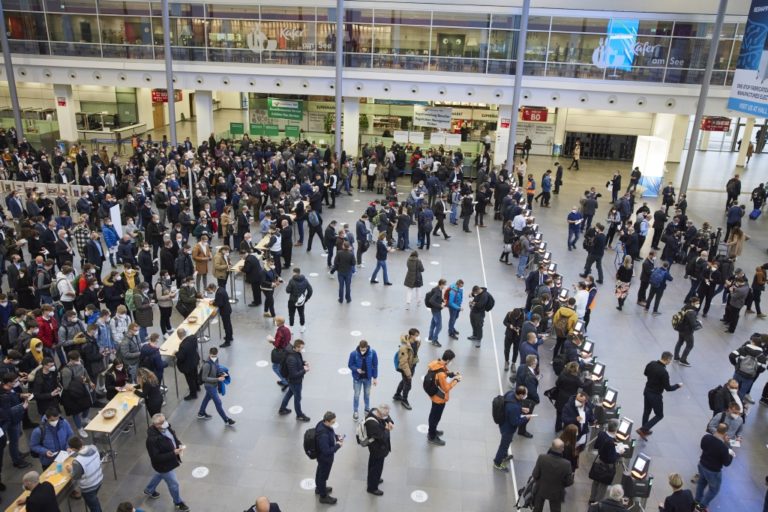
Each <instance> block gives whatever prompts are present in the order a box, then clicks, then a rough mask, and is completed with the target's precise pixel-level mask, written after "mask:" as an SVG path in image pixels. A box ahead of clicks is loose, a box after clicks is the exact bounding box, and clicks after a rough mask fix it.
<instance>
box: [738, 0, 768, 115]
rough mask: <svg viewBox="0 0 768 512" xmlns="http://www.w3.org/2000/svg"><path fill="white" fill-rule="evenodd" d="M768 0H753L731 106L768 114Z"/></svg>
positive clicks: (748, 111) (756, 113) (750, 112)
mask: <svg viewBox="0 0 768 512" xmlns="http://www.w3.org/2000/svg"><path fill="white" fill-rule="evenodd" d="M767 80H768V0H752V6H751V7H750V9H749V15H748V17H747V26H746V28H745V29H744V39H743V41H742V43H741V51H740V53H739V60H738V61H737V63H736V71H735V72H734V76H733V86H732V87H731V96H730V98H729V99H728V108H729V109H730V110H735V111H738V112H744V113H746V114H750V115H754V116H757V117H766V115H768V84H766V81H767Z"/></svg>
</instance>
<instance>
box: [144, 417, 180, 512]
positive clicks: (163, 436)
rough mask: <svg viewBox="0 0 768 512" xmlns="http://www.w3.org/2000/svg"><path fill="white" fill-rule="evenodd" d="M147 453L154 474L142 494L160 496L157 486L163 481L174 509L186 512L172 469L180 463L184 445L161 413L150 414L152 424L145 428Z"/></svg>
mask: <svg viewBox="0 0 768 512" xmlns="http://www.w3.org/2000/svg"><path fill="white" fill-rule="evenodd" d="M146 446H147V453H148V454H149V461H150V463H151V464H152V469H154V470H155V474H154V475H153V476H152V478H151V479H150V481H149V483H148V484H147V487H145V488H144V494H146V495H147V496H149V497H150V498H152V499H158V498H160V493H159V492H157V490H156V489H157V486H158V485H160V482H161V481H164V482H165V484H166V485H167V486H168V491H169V492H170V493H171V498H172V499H173V504H174V506H175V508H176V510H180V511H182V512H186V511H188V510H189V507H188V506H187V505H186V504H185V503H184V501H183V500H182V499H181V493H180V492H179V480H178V478H177V477H176V472H175V471H174V470H175V469H176V468H177V467H179V465H181V456H182V455H183V453H184V449H185V446H184V445H183V444H181V441H179V438H178V437H176V432H174V430H173V429H172V428H171V426H170V424H169V423H168V421H167V420H166V418H165V416H164V415H163V414H155V415H154V416H152V426H150V427H149V428H148V429H147V442H146Z"/></svg>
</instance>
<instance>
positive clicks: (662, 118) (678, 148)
mask: <svg viewBox="0 0 768 512" xmlns="http://www.w3.org/2000/svg"><path fill="white" fill-rule="evenodd" d="M689 119H690V118H689V117H688V116H680V115H676V114H663V113H658V114H655V115H654V117H653V127H652V128H651V135H652V136H654V137H659V138H660V139H664V140H666V141H667V143H668V145H667V154H666V155H664V161H665V162H680V154H681V153H682V152H683V146H684V144H685V135H686V133H687V132H688V121H689Z"/></svg>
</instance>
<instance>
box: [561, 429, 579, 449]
mask: <svg viewBox="0 0 768 512" xmlns="http://www.w3.org/2000/svg"><path fill="white" fill-rule="evenodd" d="M578 434H579V428H578V427H577V426H576V425H573V424H571V425H568V426H566V427H565V428H564V429H563V433H562V434H560V440H561V441H562V442H563V444H565V446H566V448H567V449H570V450H572V454H573V455H576V440H577V437H578Z"/></svg>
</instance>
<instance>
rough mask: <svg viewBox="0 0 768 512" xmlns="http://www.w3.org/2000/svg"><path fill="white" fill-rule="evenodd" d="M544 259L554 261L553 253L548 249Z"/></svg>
mask: <svg viewBox="0 0 768 512" xmlns="http://www.w3.org/2000/svg"><path fill="white" fill-rule="evenodd" d="M544 261H552V253H551V252H549V251H547V252H545V253H544Z"/></svg>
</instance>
